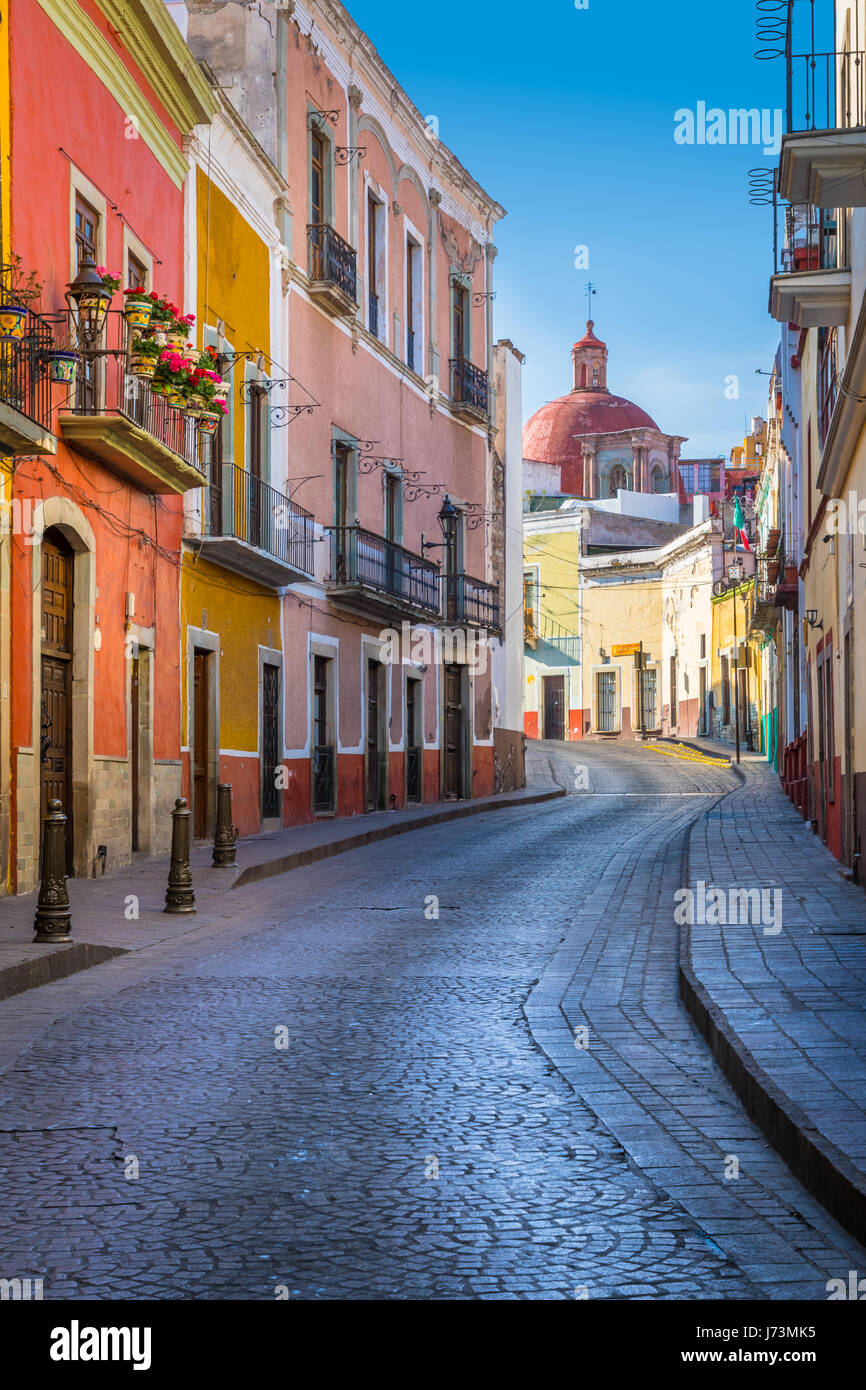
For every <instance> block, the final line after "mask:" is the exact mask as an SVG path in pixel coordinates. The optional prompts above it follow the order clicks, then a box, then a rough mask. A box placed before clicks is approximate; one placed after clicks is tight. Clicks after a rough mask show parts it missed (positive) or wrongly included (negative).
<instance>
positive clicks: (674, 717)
mask: <svg viewBox="0 0 866 1390" xmlns="http://www.w3.org/2000/svg"><path fill="white" fill-rule="evenodd" d="M677 703H678V702H677V659H676V657H675V656H672V657H671V725H674V724H676V723H677V722H678V720H677V715H678V709H677Z"/></svg>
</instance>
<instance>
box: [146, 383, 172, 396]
mask: <svg viewBox="0 0 866 1390" xmlns="http://www.w3.org/2000/svg"><path fill="white" fill-rule="evenodd" d="M150 389H151V391H152V392H153V394H154V395H155V396H165V397H166V399H167V398H168V396H169V395H170V394H171V387H170V386H169V384H168V382H167V381H152V382H151V384H150Z"/></svg>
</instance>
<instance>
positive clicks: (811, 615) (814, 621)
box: [806, 608, 824, 628]
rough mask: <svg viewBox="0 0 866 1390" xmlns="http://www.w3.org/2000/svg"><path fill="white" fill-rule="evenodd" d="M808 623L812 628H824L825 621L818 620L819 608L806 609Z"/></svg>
mask: <svg viewBox="0 0 866 1390" xmlns="http://www.w3.org/2000/svg"><path fill="white" fill-rule="evenodd" d="M806 622H807V623H808V624H809V626H810V627H820V628H823V626H824V623H823V620H822V619H819V618H818V610H817V608H807V609H806Z"/></svg>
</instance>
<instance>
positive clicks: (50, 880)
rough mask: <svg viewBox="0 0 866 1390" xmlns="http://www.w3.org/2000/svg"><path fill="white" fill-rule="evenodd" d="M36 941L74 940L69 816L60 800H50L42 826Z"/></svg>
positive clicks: (35, 923)
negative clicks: (68, 873)
mask: <svg viewBox="0 0 866 1390" xmlns="http://www.w3.org/2000/svg"><path fill="white" fill-rule="evenodd" d="M33 925H34V927H35V928H36V935H35V936H34V938H33V940H34V941H41V942H43V944H45V945H51V944H52V943H53V942H56V941H71V940H72V937H71V936H70V931H71V928H72V914H71V912H70V911H69V894H68V893H67V891H66V817H65V816H64V814H63V808H62V807H61V805H60V802H59V801H49V803H48V814H47V816H46V817H45V820H44V821H43V829H42V875H41V878H40V881H39V898H38V900H37V903H36V916H35V918H34V919H33Z"/></svg>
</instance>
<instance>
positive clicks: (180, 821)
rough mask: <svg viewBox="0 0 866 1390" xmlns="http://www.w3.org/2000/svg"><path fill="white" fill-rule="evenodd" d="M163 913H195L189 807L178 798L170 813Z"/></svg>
mask: <svg viewBox="0 0 866 1390" xmlns="http://www.w3.org/2000/svg"><path fill="white" fill-rule="evenodd" d="M162 910H163V912H195V894H194V893H193V891H192V870H191V869H190V867H189V807H188V806H187V804H186V802H185V800H184V798H183V797H182V796H179V797H178V798H177V801H176V802H175V803H174V810H173V811H172V813H171V863H170V864H169V867H168V887H167V888H166V890H165V907H164V908H163V909H162Z"/></svg>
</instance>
